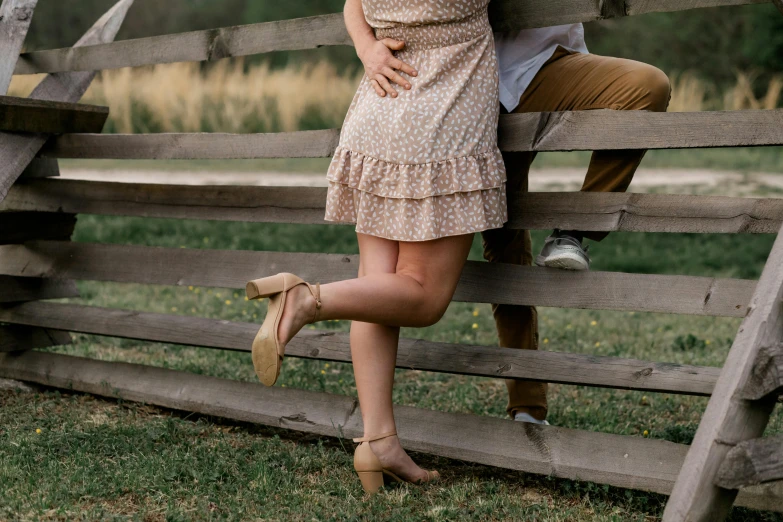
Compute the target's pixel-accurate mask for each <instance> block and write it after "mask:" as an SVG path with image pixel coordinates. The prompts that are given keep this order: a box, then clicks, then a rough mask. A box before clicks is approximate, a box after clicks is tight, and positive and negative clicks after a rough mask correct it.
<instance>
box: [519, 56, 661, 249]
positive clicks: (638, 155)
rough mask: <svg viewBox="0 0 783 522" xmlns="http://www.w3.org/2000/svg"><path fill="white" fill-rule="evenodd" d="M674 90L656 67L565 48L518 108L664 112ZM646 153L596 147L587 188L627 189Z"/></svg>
mask: <svg viewBox="0 0 783 522" xmlns="http://www.w3.org/2000/svg"><path fill="white" fill-rule="evenodd" d="M670 95H671V87H670V85H669V79H668V78H667V76H666V75H665V74H664V73H663V72H662V71H660V70H659V69H657V68H656V67H653V66H651V65H648V64H645V63H641V62H636V61H633V60H625V59H622V58H611V57H606V56H597V55H594V54H580V53H572V52H570V51H566V50H565V49H563V48H559V49H558V50H557V51H556V52H555V54H554V55H553V56H552V58H551V59H550V60H549V61H548V62H547V63H546V65H544V67H543V68H542V69H541V70H540V71H539V72H538V74H537V75H536V77H535V78H534V79H533V82H532V83H531V85H530V87H529V88H528V89H527V91H525V94H524V95H523V96H522V99H521V100H520V102H519V106H518V107H517V108H516V109H515V110H514V112H546V111H579V110H591V109H615V110H647V111H656V112H664V111H666V108H667V106H668V105H669V98H670ZM595 131H596V132H601V129H595ZM645 152H646V151H645V150H618V151H597V152H594V153H593V156H592V159H591V160H590V167H589V168H588V170H587V177H586V178H585V182H584V184H583V185H582V191H585V192H624V191H625V190H626V189H627V188H628V185H630V183H631V180H632V179H633V175H634V174H635V173H636V169H637V168H638V167H639V163H641V161H642V158H643V157H644V154H645ZM570 235H572V236H573V237H576V238H577V239H578V240H579V241H581V239H582V238H583V237H585V238H588V239H592V240H595V241H600V240H601V239H603V238H604V237H606V235H607V233H606V232H581V231H570Z"/></svg>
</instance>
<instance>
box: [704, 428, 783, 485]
mask: <svg viewBox="0 0 783 522" xmlns="http://www.w3.org/2000/svg"><path fill="white" fill-rule="evenodd" d="M774 480H781V481H783V435H777V436H775V437H766V438H762V439H752V440H746V441H743V442H740V443H739V444H737V445H736V446H734V447H733V448H731V450H730V451H729V452H728V453H727V454H726V459H725V460H724V461H723V464H721V467H720V469H719V470H718V475H717V477H716V479H715V485H717V486H720V487H722V488H726V489H739V488H742V487H746V486H752V485H755V484H762V483H764V482H772V481H774Z"/></svg>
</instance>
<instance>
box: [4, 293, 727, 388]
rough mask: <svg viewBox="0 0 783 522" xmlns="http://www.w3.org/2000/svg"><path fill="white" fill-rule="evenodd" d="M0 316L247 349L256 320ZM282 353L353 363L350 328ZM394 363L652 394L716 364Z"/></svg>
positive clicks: (306, 334)
mask: <svg viewBox="0 0 783 522" xmlns="http://www.w3.org/2000/svg"><path fill="white" fill-rule="evenodd" d="M0 321H5V322H8V323H13V324H23V325H27V326H36V327H44V328H55V329H61V330H68V331H72V332H79V333H86V334H94V335H105V336H111V337H123V338H128V339H139V340H145V341H154V342H162V343H172V344H181V345H188V346H200V347H207V348H218V349H223V350H236V351H249V350H250V346H251V345H252V342H253V338H254V337H255V335H256V333H257V332H258V328H259V325H258V324H257V323H237V322H230V321H223V320H217V319H205V318H201V317H188V316H178V315H163V314H153V313H148V312H139V311H136V310H119V309H116V308H97V307H90V306H83V305H73V304H55V303H26V304H20V305H17V306H14V307H12V308H9V307H6V308H4V309H2V310H0ZM286 356H287V357H302V358H306V359H319V360H326V361H335V362H346V363H350V362H351V347H350V339H349V335H348V334H347V333H340V332H334V331H329V330H326V331H319V330H302V331H301V332H300V333H299V334H298V335H297V336H296V337H295V338H294V339H293V340H292V341H291V342H289V343H288V345H287V346H286ZM397 367H398V368H403V369H408V370H425V371H433V372H446V373H456V374H463V375H477V376H483V377H503V378H506V379H526V380H534V381H541V382H555V383H563V384H579V385H586V386H599V387H603V388H620V389H627V390H639V391H650V392H665V393H680V394H687V395H709V394H710V393H712V387H713V386H714V383H715V380H716V379H717V377H718V373H719V372H720V369H719V368H711V367H706V366H691V365H679V364H668V363H654V362H649V361H639V360H634V359H622V358H619V357H597V356H593V355H579V354H570V353H559V352H546V351H533V350H511V349H507V348H497V347H490V346H471V345H460V344H451V343H437V342H432V341H425V340H422V339H401V340H400V345H399V350H398V353H397Z"/></svg>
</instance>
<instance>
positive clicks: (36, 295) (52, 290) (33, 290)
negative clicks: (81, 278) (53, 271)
mask: <svg viewBox="0 0 783 522" xmlns="http://www.w3.org/2000/svg"><path fill="white" fill-rule="evenodd" d="M62 297H79V289H78V288H77V287H76V284H75V283H74V282H73V281H67V280H58V279H41V278H38V277H10V276H3V275H0V303H15V302H19V301H35V300H37V299H60V298H62Z"/></svg>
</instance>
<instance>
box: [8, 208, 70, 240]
mask: <svg viewBox="0 0 783 522" xmlns="http://www.w3.org/2000/svg"><path fill="white" fill-rule="evenodd" d="M75 227H76V215H74V214H64V213H59V214H58V213H49V212H24V211H23V212H8V213H3V214H2V217H0V244H7V243H24V242H25V241H29V240H31V239H52V240H64V239H68V238H70V237H71V235H72V234H73V230H74V228H75Z"/></svg>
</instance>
